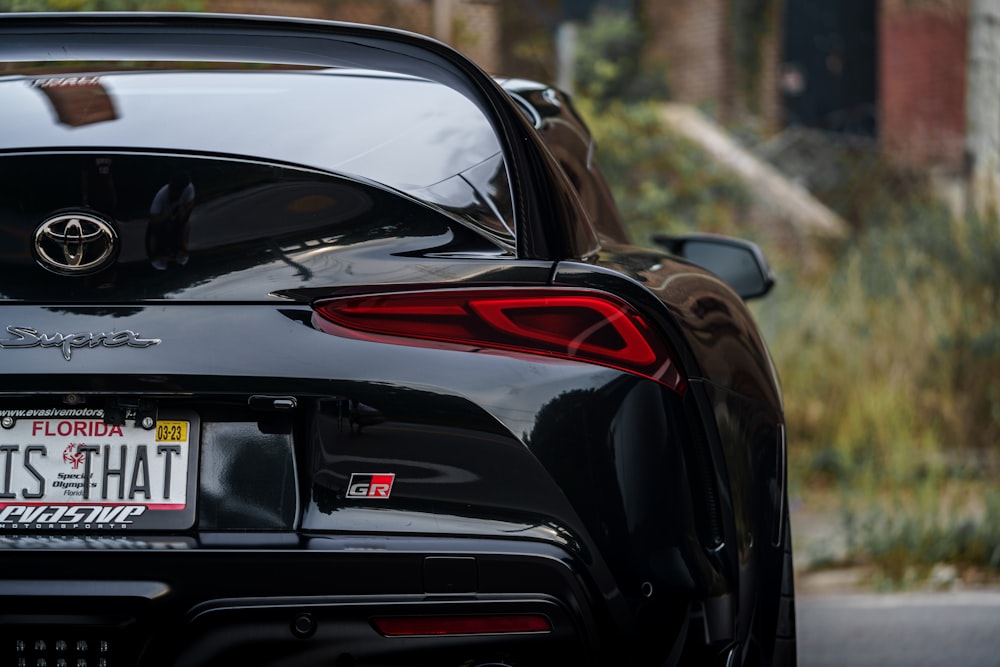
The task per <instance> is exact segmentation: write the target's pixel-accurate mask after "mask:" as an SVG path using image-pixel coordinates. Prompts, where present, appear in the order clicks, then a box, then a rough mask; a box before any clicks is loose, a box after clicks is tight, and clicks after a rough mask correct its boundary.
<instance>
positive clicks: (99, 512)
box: [0, 409, 201, 533]
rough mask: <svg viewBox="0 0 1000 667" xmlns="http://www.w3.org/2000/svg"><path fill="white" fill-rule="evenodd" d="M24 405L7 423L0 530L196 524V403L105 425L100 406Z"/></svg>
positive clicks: (1, 448) (0, 443)
mask: <svg viewBox="0 0 1000 667" xmlns="http://www.w3.org/2000/svg"><path fill="white" fill-rule="evenodd" d="M22 412H23V413H24V414H26V415H28V416H24V417H19V418H18V419H17V420H16V422H15V423H14V425H13V426H11V427H10V428H6V424H5V425H4V426H5V428H4V429H2V430H0V531H2V532H8V531H10V532H15V531H16V532H32V533H45V532H47V533H79V532H81V531H89V532H112V533H118V532H125V531H127V532H136V531H183V530H189V529H191V528H193V527H194V525H195V519H196V516H197V515H196V511H197V498H198V461H199V452H200V434H201V420H200V418H199V416H198V415H197V413H195V412H194V411H193V410H176V409H161V410H159V411H158V414H157V423H156V426H154V428H152V429H148V430H147V429H144V428H142V427H141V426H139V425H136V424H135V422H134V421H133V420H127V421H126V423H125V424H124V425H122V426H113V425H108V424H105V423H104V419H103V417H102V416H94V412H95V411H81V412H80V413H78V414H84V415H86V416H73V413H72V411H70V410H60V409H56V410H51V411H47V410H44V409H41V410H25V411H22ZM98 412H100V411H98ZM46 415H56V416H46ZM158 433H159V434H160V435H161V436H163V439H159V437H158ZM81 445H82V446H83V447H84V449H83V450H81V448H80V447H81ZM88 460H89V461H88ZM88 465H89V479H88V481H89V484H90V487H89V489H85V488H84V475H85V474H86V472H87V471H88V467H87V466H88ZM119 471H120V472H119ZM181 473H183V474H181ZM38 494H41V495H38Z"/></svg>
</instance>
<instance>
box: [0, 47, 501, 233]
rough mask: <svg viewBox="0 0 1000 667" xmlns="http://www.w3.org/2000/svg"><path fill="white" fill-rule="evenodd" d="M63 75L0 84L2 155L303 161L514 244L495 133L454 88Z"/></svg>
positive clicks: (189, 73)
mask: <svg viewBox="0 0 1000 667" xmlns="http://www.w3.org/2000/svg"><path fill="white" fill-rule="evenodd" d="M59 67H60V69H61V70H62V71H59V72H54V73H43V72H39V71H38V70H37V69H34V70H33V71H32V70H29V71H26V72H24V73H21V74H8V75H7V76H4V77H0V101H2V116H3V120H4V122H3V123H2V124H0V149H2V150H24V149H31V150H34V149H46V148H57V149H66V148H69V149H75V148H81V149H83V148H86V149H93V148H101V149H123V150H157V151H159V150H163V151H177V152H182V153H199V154H206V153H207V154H224V155H235V156H247V157H252V158H254V159H263V160H270V161H278V162H284V163H291V164H295V165H302V166H307V167H311V168H316V169H321V170H324V171H331V172H335V173H339V174H344V175H348V176H352V177H358V178H362V179H366V180H371V181H374V182H376V183H379V184H382V185H385V186H388V187H390V188H393V189H396V190H400V191H402V192H405V193H407V194H409V195H411V196H413V197H416V198H418V199H420V200H422V201H425V202H428V203H431V204H434V205H437V206H439V207H442V208H444V209H446V210H450V211H453V212H454V213H456V214H458V215H461V216H462V217H464V218H466V219H468V220H469V221H470V222H472V223H474V224H477V225H479V226H481V227H484V228H486V229H487V230H488V231H490V233H492V234H494V235H496V236H499V237H501V238H512V237H513V234H512V231H511V229H512V225H511V217H512V214H511V210H510V189H509V181H508V178H507V172H506V167H505V164H504V160H503V157H502V153H501V147H500V144H499V142H498V141H497V137H496V135H495V133H494V130H493V127H492V126H491V124H490V123H489V121H488V120H487V119H486V118H485V117H484V116H483V114H482V112H481V111H480V110H479V109H478V108H477V107H476V106H475V105H474V104H473V103H472V102H471V101H469V100H468V99H467V98H466V97H464V96H463V95H462V94H460V93H458V92H456V91H454V90H452V89H451V88H449V87H447V86H444V85H441V84H438V83H435V82H431V81H427V80H424V79H418V78H413V77H408V76H402V75H395V74H386V73H381V72H370V71H361V70H347V69H337V70H328V69H323V70H319V69H296V70H275V69H273V68H271V69H265V68H259V69H243V70H231V69H230V70H225V69H219V68H216V67H212V66H210V65H204V64H203V65H200V67H199V66H198V65H192V64H187V65H186V69H184V70H183V71H181V70H165V71H164V70H158V71H108V69H102V68H101V67H100V66H99V65H98V64H93V63H88V64H87V67H80V66H77V67H76V69H75V70H74V71H72V72H69V71H66V70H67V69H68V66H67V65H66V64H65V63H60V65H59ZM110 69H114V68H110Z"/></svg>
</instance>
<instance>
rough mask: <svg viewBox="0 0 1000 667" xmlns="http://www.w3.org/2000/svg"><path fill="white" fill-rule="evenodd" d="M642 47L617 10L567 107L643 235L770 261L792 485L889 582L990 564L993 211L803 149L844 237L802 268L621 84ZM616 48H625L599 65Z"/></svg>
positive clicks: (851, 158)
mask: <svg viewBox="0 0 1000 667" xmlns="http://www.w3.org/2000/svg"><path fill="white" fill-rule="evenodd" d="M601 20H604V19H601ZM640 43H641V32H639V31H637V28H635V26H634V25H630V24H629V23H628V22H627V21H625V22H623V19H621V18H613V19H612V20H605V21H604V23H603V24H600V25H598V24H597V23H596V22H595V23H594V24H593V25H591V26H590V27H588V28H586V29H585V30H584V31H583V32H582V33H581V40H580V47H581V51H582V53H581V58H580V60H579V61H578V68H577V73H578V75H579V76H580V77H581V80H580V81H579V82H578V90H579V91H580V92H581V99H579V100H578V106H579V108H580V110H581V112H582V114H583V115H584V116H585V117H586V118H587V120H588V123H589V124H590V125H591V128H592V130H593V132H594V135H595V137H596V139H597V143H598V160H599V162H600V164H601V168H602V170H603V171H604V174H605V176H606V178H607V180H608V182H609V184H610V186H611V189H612V191H613V193H614V195H615V198H616V200H617V201H618V204H619V206H620V208H621V209H622V212H623V216H624V219H625V221H626V224H627V225H629V227H630V231H631V232H632V234H633V237H634V238H635V239H636V240H637V242H638V243H646V242H648V239H649V237H650V235H651V234H652V233H654V232H658V231H668V232H678V231H690V230H694V229H697V230H700V231H715V232H721V233H730V234H735V235H739V236H745V237H751V238H753V239H754V240H756V241H757V242H758V243H760V244H761V245H762V246H763V247H764V250H765V252H766V253H767V254H768V255H769V256H770V258H771V259H772V263H773V264H775V265H776V266H777V267H779V268H780V269H781V274H780V275H779V280H778V286H777V287H776V288H775V290H774V292H772V294H771V295H769V296H768V297H767V298H766V299H764V300H763V301H760V302H755V303H754V304H753V306H752V307H753V310H754V313H755V315H756V317H757V319H758V322H759V324H760V325H761V328H762V330H763V331H764V334H765V338H766V339H767V340H768V342H769V345H770V348H771V351H772V354H773V356H774V358H775V363H776V365H777V367H778V370H779V374H780V375H781V378H782V383H783V388H784V396H785V407H786V418H787V422H788V432H789V443H790V453H789V467H790V478H791V485H792V492H793V493H803V492H806V491H807V490H808V491H809V492H813V491H814V490H815V489H825V492H826V493H828V494H829V493H832V494H833V495H834V496H836V497H839V498H840V502H841V516H842V518H843V521H844V527H845V529H846V530H847V531H848V537H849V540H850V546H851V549H852V551H851V556H852V558H854V559H856V560H861V561H865V562H871V563H874V564H875V565H876V566H877V567H878V571H879V573H880V574H879V576H880V577H882V580H883V581H885V582H889V583H890V584H891V585H900V584H904V583H906V582H907V581H910V580H919V579H920V578H921V577H926V576H928V574H929V573H930V571H931V570H932V569H933V566H934V565H935V564H937V563H941V562H946V563H956V564H959V565H967V566H975V567H979V568H985V569H987V570H988V571H990V572H993V573H994V574H998V573H1000V495H998V494H996V493H991V492H990V491H989V488H990V485H989V480H991V479H994V478H995V475H996V473H997V471H998V470H1000V466H998V462H1000V220H997V219H995V218H983V217H979V216H976V215H956V214H955V212H954V211H952V210H950V209H949V208H948V207H947V206H945V205H944V204H943V203H942V202H941V200H939V199H938V198H936V197H935V196H933V195H932V194H931V190H930V188H929V187H928V184H927V183H926V181H925V179H924V178H922V177H921V176H920V175H915V174H904V173H900V172H898V171H896V170H894V169H893V168H892V167H891V166H889V165H887V164H886V163H885V162H884V161H883V160H882V159H881V157H880V156H879V154H878V152H877V147H874V146H868V147H866V146H856V145H847V146H846V147H836V149H835V150H831V151H828V152H825V153H815V154H814V153H813V151H811V150H809V151H804V155H805V159H806V160H808V163H805V164H802V165H800V167H801V170H802V172H803V173H805V172H810V171H811V173H809V174H808V176H809V177H810V179H811V182H810V183H809V185H810V186H811V189H812V191H813V192H814V194H816V195H817V196H818V197H819V198H820V199H822V200H823V201H824V202H825V203H827V205H829V206H830V207H831V208H833V209H834V210H836V211H837V212H838V213H839V214H840V215H841V216H842V217H844V218H845V219H847V220H848V222H849V223H850V224H851V227H852V229H853V232H852V235H851V238H850V239H849V240H848V241H847V242H846V243H845V244H844V245H843V246H842V247H841V248H840V249H839V250H838V251H837V254H836V256H835V257H834V261H832V262H830V265H829V268H827V269H824V270H821V271H815V270H810V271H804V270H803V268H804V267H803V266H802V261H803V260H802V259H801V257H794V256H782V255H781V254H780V253H781V249H780V247H779V245H778V244H777V243H772V242H771V241H772V240H771V239H768V238H766V237H762V236H761V235H760V234H759V233H755V232H754V231H753V230H751V229H747V228H746V227H745V226H743V224H742V223H743V221H744V219H745V218H746V215H745V214H746V211H747V208H748V204H749V201H748V200H749V197H748V193H747V191H746V188H745V186H744V185H743V183H742V182H741V181H739V180H738V179H737V178H735V177H734V176H733V175H732V174H730V173H729V172H728V171H726V170H725V169H723V168H722V167H720V166H719V165H718V164H717V163H715V162H714V161H712V160H711V159H710V158H709V157H707V156H706V155H705V154H704V153H703V152H702V151H701V150H700V149H699V148H698V147H697V146H696V145H694V144H693V143H692V142H690V141H688V140H686V139H685V138H684V137H681V136H678V135H676V134H674V133H672V132H670V131H669V130H668V128H666V127H665V124H664V123H663V121H662V118H661V115H660V106H659V104H658V103H657V102H656V101H655V100H654V101H650V100H642V99H636V98H635V97H633V96H632V93H630V92H628V91H631V90H641V89H642V87H641V86H637V87H634V88H633V87H631V86H632V85H633V83H634V81H635V80H636V77H637V76H638V75H637V74H636V73H635V70H634V62H637V61H634V60H633V57H634V55H635V53H636V52H637V50H638V49H639V48H640ZM618 49H623V50H624V51H625V52H626V53H627V54H631V55H628V56H623V57H621V58H620V59H619V60H618V61H617V63H618V64H616V65H612V64H609V63H608V62H606V61H610V60H613V58H611V57H610V56H609V55H608V54H613V53H618ZM629 49H631V51H629ZM813 177H814V178H813Z"/></svg>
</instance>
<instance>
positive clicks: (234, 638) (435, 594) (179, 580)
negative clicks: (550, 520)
mask: <svg viewBox="0 0 1000 667" xmlns="http://www.w3.org/2000/svg"><path fill="white" fill-rule="evenodd" d="M254 541H255V539H254V538H253V537H251V536H249V535H243V536H240V537H238V538H235V539H234V538H233V537H230V536H225V535H206V536H204V539H198V540H194V539H191V540H189V541H185V540H178V539H176V538H171V539H168V540H158V539H154V538H150V539H146V540H142V539H137V538H132V537H130V538H127V539H125V538H108V539H99V538H92V539H89V540H84V539H81V538H74V539H73V540H66V541H63V540H60V539H57V538H39V537H25V538H20V539H18V538H7V540H6V544H5V546H7V547H9V549H8V550H5V551H6V553H4V563H5V565H6V567H5V568H4V569H5V572H6V573H7V575H6V577H5V578H4V579H2V580H0V608H2V609H4V610H5V611H4V612H3V613H2V614H0V664H5V665H6V664H10V665H20V664H24V665H26V666H27V665H39V664H46V665H58V664H65V665H83V664H86V665H104V666H105V667H119V666H129V667H132V666H136V667H138V666H142V667H149V666H157V665H188V666H196V665H219V664H232V665H260V666H264V665H296V666H298V665H338V666H342V665H357V666H360V665H419V664H434V665H455V666H456V667H458V666H460V665H467V666H470V667H471V666H474V665H483V664H491V663H503V664H508V665H514V666H515V667H517V666H530V665H551V664H581V665H583V664H602V663H603V664H608V663H607V662H606V661H605V660H602V658H601V656H605V657H606V656H607V655H608V652H609V646H608V644H607V641H606V638H607V637H608V636H609V634H608V628H607V627H606V624H607V623H608V616H607V612H606V611H605V612H601V611H600V610H599V609H598V608H597V607H596V606H595V601H594V596H593V591H591V590H590V589H589V587H588V584H587V583H586V581H585V580H584V578H582V577H581V576H580V571H579V569H578V568H577V567H576V565H575V564H574V562H573V559H572V557H570V556H569V555H568V554H567V553H566V552H563V551H562V550H560V549H558V548H557V547H553V546H552V545H548V544H541V543H531V542H525V541H504V540H476V539H441V538H437V539H434V540H427V539H420V538H398V539H396V538H383V537H379V538H364V537H361V538H359V537H350V538H346V537H345V538H339V537H318V538H312V539H299V538H297V537H295V536H291V535H265V536H263V537H262V538H261V539H260V540H256V541H257V542H258V543H257V544H253V542H254ZM227 542H228V544H227ZM238 542H243V544H238ZM282 542H284V543H285V544H282ZM61 543H63V544H61ZM43 546H44V547H46V548H43ZM81 546H85V547H86V548H79V547H81ZM66 547H72V548H70V549H67V548H66ZM15 577H16V578H15ZM602 613H603V614H604V617H603V620H602ZM466 615H482V616H493V617H495V616H506V615H529V616H532V617H544V618H545V619H547V620H548V623H549V625H550V629H549V630H548V631H533V632H498V633H474V634H454V635H444V636H432V635H424V636H405V637H396V636H384V635H383V634H382V633H380V632H379V631H378V630H376V628H375V627H374V626H373V624H372V619H375V618H386V617H400V616H405V617H415V616H466ZM22 660H23V663H22V662H21V661H22ZM39 660H44V661H45V662H44V663H41V662H39ZM60 660H63V661H64V662H62V663H60V662H59V661H60ZM80 660H83V661H84V662H80ZM101 660H103V661H104V662H101Z"/></svg>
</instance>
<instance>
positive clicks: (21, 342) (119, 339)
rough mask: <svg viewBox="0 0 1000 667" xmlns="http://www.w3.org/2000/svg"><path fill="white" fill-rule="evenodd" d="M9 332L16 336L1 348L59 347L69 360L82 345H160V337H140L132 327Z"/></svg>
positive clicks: (17, 329) (1, 342)
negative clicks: (69, 331) (48, 331)
mask: <svg viewBox="0 0 1000 667" xmlns="http://www.w3.org/2000/svg"><path fill="white" fill-rule="evenodd" d="M7 333H9V334H11V335H12V336H14V338H12V339H11V338H9V339H7V340H0V348H3V349H14V348H26V347H57V348H60V349H61V350H62V355H63V359H65V360H66V361H69V360H70V359H71V358H72V356H73V350H74V349H76V348H81V347H91V348H94V347H135V348H146V347H151V346H153V345H159V344H160V342H161V341H160V339H159V338H140V337H139V334H138V333H136V332H135V331H132V330H131V329H125V330H124V331H112V332H111V333H92V332H81V333H71V334H61V333H54V334H43V333H38V330H37V329H32V328H31V327H15V326H8V327H7Z"/></svg>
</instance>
